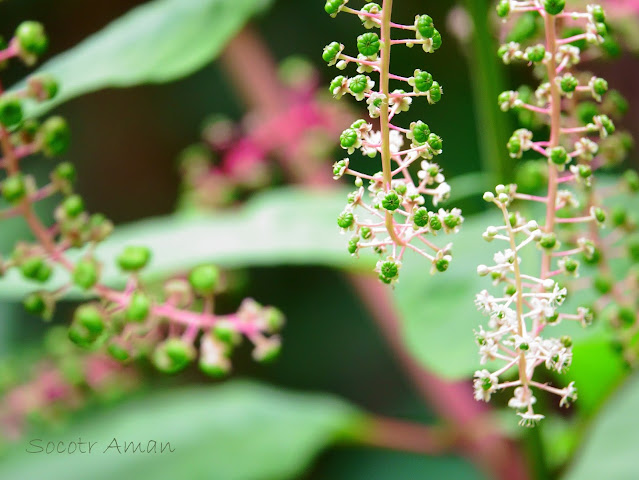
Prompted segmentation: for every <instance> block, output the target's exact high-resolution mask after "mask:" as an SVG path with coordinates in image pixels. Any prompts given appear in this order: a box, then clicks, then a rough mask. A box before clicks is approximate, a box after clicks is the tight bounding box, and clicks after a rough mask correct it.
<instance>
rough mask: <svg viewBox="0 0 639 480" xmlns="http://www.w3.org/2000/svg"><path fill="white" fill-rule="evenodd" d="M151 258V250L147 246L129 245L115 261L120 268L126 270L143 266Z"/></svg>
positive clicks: (130, 270)
mask: <svg viewBox="0 0 639 480" xmlns="http://www.w3.org/2000/svg"><path fill="white" fill-rule="evenodd" d="M150 260H151V250H149V249H148V248H147V247H140V246H132V245H129V246H127V247H125V248H124V250H123V251H122V253H121V254H120V255H119V256H118V258H117V262H118V265H119V266H120V268H121V269H122V270H125V271H127V272H132V271H137V270H140V269H142V268H144V267H145V266H146V265H147V264H148V263H149V261H150Z"/></svg>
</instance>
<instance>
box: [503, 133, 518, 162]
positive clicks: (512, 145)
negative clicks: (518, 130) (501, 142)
mask: <svg viewBox="0 0 639 480" xmlns="http://www.w3.org/2000/svg"><path fill="white" fill-rule="evenodd" d="M506 148H507V149H508V153H509V154H510V156H511V157H513V158H520V157H521V155H522V148H521V138H520V137H519V135H513V136H512V137H510V140H508V143H507V144H506Z"/></svg>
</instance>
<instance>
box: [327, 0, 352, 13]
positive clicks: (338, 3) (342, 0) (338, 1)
mask: <svg viewBox="0 0 639 480" xmlns="http://www.w3.org/2000/svg"><path fill="white" fill-rule="evenodd" d="M347 1H348V0H327V1H326V4H325V5H324V10H325V11H326V13H328V14H329V15H330V16H331V17H334V16H335V15H337V14H338V13H339V12H340V10H341V9H342V7H343V6H344V5H346V2H347Z"/></svg>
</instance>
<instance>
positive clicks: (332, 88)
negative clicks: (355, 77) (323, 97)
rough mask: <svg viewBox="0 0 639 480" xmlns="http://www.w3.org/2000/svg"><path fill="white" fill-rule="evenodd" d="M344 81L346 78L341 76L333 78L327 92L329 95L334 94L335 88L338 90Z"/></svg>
mask: <svg viewBox="0 0 639 480" xmlns="http://www.w3.org/2000/svg"><path fill="white" fill-rule="evenodd" d="M345 81H346V77H345V76H343V75H339V76H337V77H335V78H334V79H333V80H332V81H331V84H330V86H329V87H328V91H329V92H331V94H333V92H335V89H336V88H340V87H341V86H342V85H343V84H344V82H345Z"/></svg>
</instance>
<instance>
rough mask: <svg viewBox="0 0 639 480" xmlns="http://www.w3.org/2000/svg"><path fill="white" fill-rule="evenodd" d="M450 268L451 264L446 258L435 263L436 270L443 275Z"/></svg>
mask: <svg viewBox="0 0 639 480" xmlns="http://www.w3.org/2000/svg"><path fill="white" fill-rule="evenodd" d="M449 266H450V262H449V261H448V260H446V259H445V258H440V259H438V260H436V261H435V268H436V269H437V271H438V272H441V273H443V272H445V271H446V270H448V267H449Z"/></svg>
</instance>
